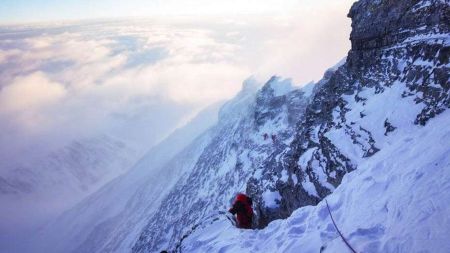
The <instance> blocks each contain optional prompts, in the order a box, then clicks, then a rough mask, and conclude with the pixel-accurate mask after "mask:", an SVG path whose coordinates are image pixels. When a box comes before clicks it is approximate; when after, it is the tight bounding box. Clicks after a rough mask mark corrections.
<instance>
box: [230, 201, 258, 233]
mask: <svg viewBox="0 0 450 253" xmlns="http://www.w3.org/2000/svg"><path fill="white" fill-rule="evenodd" d="M228 211H229V212H230V213H231V214H233V215H234V214H237V223H238V224H237V225H238V227H239V228H252V220H253V209H252V203H251V199H250V198H249V197H247V196H246V195H245V194H242V193H240V194H238V195H237V196H236V199H235V200H234V203H233V207H231V208H230V210H228Z"/></svg>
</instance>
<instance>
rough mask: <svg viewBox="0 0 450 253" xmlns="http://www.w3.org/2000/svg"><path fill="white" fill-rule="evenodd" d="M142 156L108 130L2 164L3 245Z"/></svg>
mask: <svg viewBox="0 0 450 253" xmlns="http://www.w3.org/2000/svg"><path fill="white" fill-rule="evenodd" d="M139 155H140V154H139V152H137V150H136V149H135V148H133V147H132V146H131V145H130V144H128V143H125V142H123V141H120V140H117V139H115V138H112V137H109V136H105V135H103V136H98V137H95V138H89V139H80V140H78V141H73V142H72V143H70V144H69V145H67V146H65V147H63V148H60V149H58V150H55V151H53V152H51V153H50V154H49V155H47V156H44V157H40V158H36V159H29V158H28V157H27V158H26V159H25V161H19V162H18V163H19V164H14V165H11V167H10V168H2V172H3V173H2V175H0V203H2V205H0V216H1V217H4V218H2V219H1V221H0V242H2V243H1V244H2V245H5V243H6V242H10V241H11V240H13V238H14V237H16V236H21V235H22V234H24V233H26V232H27V231H28V230H30V229H33V228H35V227H36V226H39V225H42V224H43V223H44V222H47V221H48V219H51V218H54V217H56V216H57V215H59V214H60V213H61V212H62V211H64V210H66V209H67V208H70V207H72V206H73V205H75V204H76V203H77V202H79V201H80V200H81V199H82V198H84V197H86V196H87V195H89V194H90V193H92V192H94V191H96V190H98V189H99V188H100V187H101V186H103V185H104V184H105V183H107V182H108V181H110V180H111V179H113V178H115V177H117V176H119V175H121V174H123V173H125V172H126V171H127V170H128V169H129V168H130V167H131V166H132V164H133V163H134V162H135V161H136V160H137V159H138V156H139ZM4 242H5V243H4Z"/></svg>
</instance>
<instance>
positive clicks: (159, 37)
mask: <svg viewBox="0 0 450 253" xmlns="http://www.w3.org/2000/svg"><path fill="white" fill-rule="evenodd" d="M349 5H350V1H344V2H341V3H334V4H328V5H327V6H325V5H323V6H319V7H317V8H316V9H314V8H308V9H304V10H299V11H298V12H297V14H296V15H293V16H282V17H276V16H235V17H227V18H219V17H216V18H212V17H209V18H202V19H198V18H192V17H190V18H186V17H184V18H183V17H178V18H171V19H135V20H121V21H97V22H72V23H58V24H47V25H33V26H12V27H3V28H0V89H1V90H0V122H1V125H2V132H1V133H0V156H1V157H0V158H4V157H10V155H17V154H20V152H23V150H26V149H30V147H35V146H36V145H37V146H44V147H49V148H51V147H53V146H54V145H58V144H63V143H65V142H67V141H68V140H69V139H71V138H78V137H80V136H86V135H87V136H88V135H95V134H98V133H106V134H111V135H115V136H117V137H119V138H122V139H125V140H128V141H130V142H135V143H136V144H137V145H140V146H142V147H150V146H151V145H153V144H155V143H156V142H157V141H159V140H161V138H163V137H164V136H166V135H167V134H168V133H170V131H172V130H173V129H174V128H175V127H177V126H179V125H180V124H182V122H185V121H186V120H187V119H188V118H190V117H191V116H192V115H193V114H194V113H195V112H197V111H198V110H199V109H201V108H204V107H205V106H207V105H209V104H212V103H214V102H217V101H220V100H223V99H228V98H230V97H231V96H233V94H235V93H236V92H237V91H238V90H239V89H240V87H241V83H242V81H243V80H244V79H245V78H247V77H248V76H250V75H254V76H256V78H257V79H259V80H260V81H264V80H265V79H267V78H269V77H270V75H273V74H281V75H283V76H286V77H292V78H293V79H294V81H295V82H296V83H298V84H303V83H306V82H309V81H311V80H312V79H315V80H317V79H319V78H320V76H321V75H322V73H323V72H324V70H325V69H326V67H329V66H332V65H333V64H334V63H335V62H337V61H338V60H339V59H340V58H342V57H343V56H344V55H345V53H346V51H347V50H348V47H349V43H348V40H347V38H348V33H349V30H350V29H349V21H348V20H346V18H345V14H346V11H347V9H348V7H349ZM319 10H320V11H319ZM324 51H325V52H327V53H326V54H324V53H323V52H324ZM319 55H320V57H319ZM53 144H54V145H53Z"/></svg>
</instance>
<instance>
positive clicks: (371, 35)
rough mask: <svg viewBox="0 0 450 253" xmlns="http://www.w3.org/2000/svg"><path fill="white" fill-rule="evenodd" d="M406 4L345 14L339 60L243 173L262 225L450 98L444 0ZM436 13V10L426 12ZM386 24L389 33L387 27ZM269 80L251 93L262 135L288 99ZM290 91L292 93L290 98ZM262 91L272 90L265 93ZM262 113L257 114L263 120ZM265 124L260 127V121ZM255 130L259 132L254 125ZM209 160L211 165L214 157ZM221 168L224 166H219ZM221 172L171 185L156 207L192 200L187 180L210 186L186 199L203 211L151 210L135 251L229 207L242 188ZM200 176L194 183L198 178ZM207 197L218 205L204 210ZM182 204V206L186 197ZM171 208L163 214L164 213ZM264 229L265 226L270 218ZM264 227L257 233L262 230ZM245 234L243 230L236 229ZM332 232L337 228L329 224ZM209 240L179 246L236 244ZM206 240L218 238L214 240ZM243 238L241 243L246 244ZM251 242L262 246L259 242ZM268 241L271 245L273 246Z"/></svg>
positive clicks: (337, 179) (308, 200)
mask: <svg viewBox="0 0 450 253" xmlns="http://www.w3.org/2000/svg"><path fill="white" fill-rule="evenodd" d="M411 4H413V1H407V0H404V1H379V2H372V1H363V0H362V1H359V2H357V3H356V4H355V5H354V6H353V7H352V10H351V12H350V16H351V17H352V19H353V28H354V30H353V32H352V36H351V39H352V45H353V46H352V50H351V51H350V52H349V55H348V57H347V59H346V62H345V64H343V65H341V66H338V67H337V68H335V69H334V71H330V72H327V73H326V74H325V76H324V79H323V80H321V81H320V82H319V83H318V84H317V85H316V87H315V89H314V92H313V93H312V96H311V98H309V99H308V100H307V104H306V108H304V110H303V111H302V112H303V113H301V114H295V113H290V112H289V110H287V112H288V116H287V117H295V118H296V119H297V120H298V123H297V124H296V128H295V130H294V131H293V133H294V136H293V138H287V139H285V141H283V143H284V144H285V145H283V146H279V148H276V149H274V150H273V152H270V153H269V154H267V155H266V156H265V158H263V160H262V161H259V162H258V163H257V166H256V169H254V172H253V173H252V176H251V177H250V178H248V179H247V186H246V192H247V194H249V195H250V196H251V197H252V198H253V199H254V208H255V212H256V218H257V225H258V226H259V227H265V226H266V225H267V224H269V222H271V221H273V220H275V219H279V218H286V217H289V216H290V215H291V214H292V212H294V211H295V210H297V209H298V208H299V207H302V206H307V205H316V204H319V203H321V200H322V199H323V198H325V197H326V196H328V195H329V194H331V193H332V192H334V191H335V190H336V188H337V187H339V185H341V183H342V181H343V179H344V178H345V175H346V174H347V173H349V172H352V171H354V170H358V169H360V168H361V166H362V165H364V164H366V163H370V161H371V160H372V159H374V157H376V156H377V154H378V153H379V152H381V151H383V150H384V149H387V150H389V147H390V146H391V145H393V143H397V141H398V140H399V139H403V138H409V137H405V136H414V134H415V130H417V129H420V127H419V126H418V125H426V124H427V123H428V122H429V121H431V120H433V118H434V117H436V115H439V114H441V113H443V112H444V111H445V110H446V109H448V108H449V107H450V102H449V101H450V100H449V92H448V79H449V77H448V75H446V74H442V73H445V72H447V73H448V68H449V62H448V57H445V56H443V55H445V54H448V49H449V46H450V45H449V44H448V43H447V42H446V40H444V41H442V40H435V38H434V36H432V35H433V34H442V33H446V34H448V26H445V25H442V23H441V22H442V19H441V17H442V9H440V7H442V6H441V5H440V4H437V5H433V6H431V7H428V8H426V12H420V14H417V13H411V9H410V8H408V6H410V5H411ZM369 7H370V8H369ZM388 8H391V9H392V10H394V11H392V12H390V13H389V15H388V17H384V16H383V13H385V11H386V10H387V9H388ZM368 10H370V11H369V13H368ZM403 11H404V12H403ZM405 12H406V13H405ZM414 15H426V16H425V17H423V16H421V17H420V18H418V19H417V20H416V21H417V22H416V21H414ZM436 16H437V17H438V18H427V17H436ZM399 17H404V18H405V20H402V21H401V22H398V23H395V22H394V20H397V19H398V18H399ZM402 26H403V27H402ZM424 26H425V28H424ZM405 29H408V32H407V33H405V32H401V31H403V30H405ZM383 31H390V32H391V33H387V34H386V33H384V32H383ZM397 33H401V36H397V35H396V34H397ZM420 34H428V35H431V36H428V38H424V39H423V40H415V39H412V38H414V37H416V36H418V35H420ZM409 38H411V39H409ZM272 81H277V80H276V79H271V80H269V82H268V83H267V84H266V85H265V86H264V87H263V88H262V89H261V91H260V93H259V95H258V97H257V99H256V101H257V106H256V107H255V108H256V109H255V120H256V121H255V122H256V126H255V130H256V131H257V133H259V134H261V133H264V132H266V129H267V128H265V127H264V126H265V124H267V123H269V126H272V127H271V129H277V127H279V126H278V125H276V124H272V122H274V120H275V122H276V119H277V117H278V115H283V112H281V111H283V109H282V108H283V106H284V103H283V102H281V101H278V98H277V96H273V89H272V87H271V85H270V83H271V82H272ZM288 94H292V92H291V93H288ZM303 95H304V94H303ZM298 96H300V94H299V95H298ZM295 97H296V96H295V95H293V96H292V99H293V100H294V99H295ZM268 98H270V99H271V100H270V102H268V101H269V100H267V99H268ZM258 105H259V106H258ZM294 115H295V116H294ZM260 116H261V119H262V120H259V118H260ZM267 119H269V120H267ZM261 125H263V127H260V126H261ZM260 129H264V131H262V132H260V131H259V130H260ZM237 130H238V129H237ZM416 133H418V132H416ZM228 140H233V141H234V140H235V139H233V138H228ZM240 141H241V144H242V143H246V142H247V140H245V139H240ZM226 144H227V143H223V145H226ZM233 145H234V144H233ZM417 145H422V144H417ZM216 148H217V147H216ZM251 148H252V149H253V150H249V151H247V152H248V153H249V154H252V153H254V152H255V150H258V149H257V148H256V147H251ZM384 152H385V151H384ZM217 155H219V156H220V157H225V159H226V157H228V158H233V160H232V162H229V161H228V162H227V163H226V166H228V167H230V166H231V168H233V164H237V165H239V164H241V163H240V161H239V159H236V158H235V157H236V155H235V153H233V154H227V153H226V152H225V153H220V154H213V155H210V157H211V156H217ZM204 159H206V158H204ZM201 161H202V160H200V162H201ZM206 164H207V165H210V167H209V168H213V167H214V165H215V164H217V163H211V162H208V163H206ZM219 164H220V163H219ZM242 164H247V163H242ZM254 167H255V166H252V168H254ZM243 168H244V169H243V170H234V171H233V170H232V171H233V173H235V174H239V175H246V173H249V172H248V171H247V170H245V169H246V168H247V167H245V166H244V167H243ZM204 170H206V168H205V169H204ZM223 170H224V169H223V167H222V170H221V171H223ZM223 175H225V174H224V173H223V172H222V173H220V174H219V175H216V174H214V170H213V171H212V172H210V174H206V176H205V174H202V173H199V172H196V169H195V168H194V171H193V173H192V174H191V175H190V180H189V181H186V182H184V183H185V184H184V185H182V186H180V188H179V189H177V190H175V191H174V192H173V195H172V197H171V198H170V200H169V201H168V202H167V203H166V204H163V206H162V208H161V209H163V210H168V209H172V208H174V206H177V205H179V204H180V203H184V202H183V201H181V202H180V201H177V198H182V199H183V200H184V199H186V198H188V199H189V200H190V201H192V200H193V199H195V197H193V196H195V193H191V192H189V191H190V190H189V189H190V188H191V187H195V188H196V190H195V191H194V192H206V193H207V194H203V195H201V196H202V198H201V199H199V200H197V201H198V202H196V203H195V204H196V205H197V206H195V205H194V206H192V205H187V206H188V207H189V208H188V209H189V212H190V213H189V216H190V217H199V218H197V219H195V218H194V219H190V220H186V219H185V218H184V217H185V216H183V214H181V216H178V215H180V214H179V213H180V212H181V213H184V212H183V211H182V210H180V209H177V208H175V209H176V212H177V214H176V215H172V216H171V215H169V214H168V212H165V211H160V213H161V214H160V216H156V217H155V218H154V220H153V221H151V222H150V223H149V224H150V225H149V226H147V228H146V229H145V230H144V231H143V233H142V234H141V237H140V238H139V240H138V242H137V243H136V245H135V246H134V248H133V250H134V252H146V251H157V250H158V249H163V248H169V249H170V248H173V247H174V245H175V243H176V242H175V241H174V236H173V235H174V234H178V236H180V235H181V233H180V231H189V229H190V228H191V227H192V226H193V225H194V224H196V223H197V222H200V221H201V220H200V217H205V216H206V215H207V214H209V213H211V211H212V210H217V209H222V210H223V209H225V208H226V204H227V201H226V197H223V196H222V195H226V196H232V195H233V190H234V191H240V190H241V189H242V186H241V183H238V184H236V183H235V182H233V181H232V179H231V178H227V177H226V176H223ZM247 175H248V174H247ZM244 178H245V177H244ZM198 181H200V183H195V182H198ZM347 182H348V181H347ZM217 185H228V187H229V188H216V187H217ZM217 192H220V195H219V196H218V195H217V194H215V193H217ZM217 200H221V201H218V202H219V203H221V204H216V201H217ZM174 202H178V203H174ZM209 205H212V206H213V207H214V208H212V209H209V208H208V206H209ZM183 206H186V203H185V204H183ZM208 210H209V212H208ZM184 215H185V214H184ZM167 216H169V218H167V219H166V217H167ZM164 220H171V221H172V222H171V224H172V226H171V228H169V227H167V229H165V228H164V226H162V227H163V231H164V232H163V233H166V234H169V236H164V235H161V233H160V232H155V231H157V230H158V229H161V226H158V224H159V223H161V222H162V221H164ZM268 229H269V230H270V226H269V228H268ZM300 230H302V229H300ZM328 230H329V229H328ZM262 231H263V232H261V233H265V232H264V230H262ZM209 232H210V230H208V228H206V230H205V231H204V233H202V232H198V233H199V234H200V236H203V237H204V238H208V233H209ZM241 233H245V232H239V234H241ZM280 233H285V231H282V232H280ZM323 233H325V232H323ZM330 233H333V234H334V231H330ZM294 234H295V233H294ZM306 236H307V235H306ZM334 236H335V235H334ZM175 237H176V236H175ZM230 237H233V235H231V236H230ZM277 240H279V238H278V239H277ZM207 241H208V239H205V240H204V241H201V240H200V241H199V242H196V243H195V244H194V245H195V247H194V246H192V245H191V247H190V248H189V246H187V248H182V249H184V250H186V249H187V251H188V252H189V250H191V251H196V250H199V249H197V248H196V247H199V246H200V248H201V245H202V243H203V244H205V247H206V248H208V249H216V250H218V251H219V250H222V251H224V252H227V250H229V252H233V249H234V250H235V251H236V250H237V248H233V246H232V245H228V246H227V247H223V248H216V247H215V246H212V245H211V244H209V243H208V242H207ZM211 243H212V244H214V243H216V244H217V245H220V243H219V242H217V241H214V240H213V242H211ZM230 244H232V243H230ZM311 245H312V246H311V247H314V249H315V250H317V249H319V250H320V247H321V246H323V244H322V245H319V247H318V248H317V247H316V246H318V244H314V243H313V244H311ZM239 247H241V248H244V250H245V247H243V246H242V245H240V246H239ZM372 247H373V248H376V247H375V246H372ZM390 247H391V246H390ZM206 248H201V249H206ZM367 249H369V250H370V249H371V248H370V247H368V248H367ZM253 250H255V251H258V250H263V249H262V248H258V247H255V248H253ZM273 250H274V251H275V252H276V250H275V248H274V249H273ZM330 252H336V251H333V250H331V251H330ZM373 252H376V251H373ZM405 252H407V251H405Z"/></svg>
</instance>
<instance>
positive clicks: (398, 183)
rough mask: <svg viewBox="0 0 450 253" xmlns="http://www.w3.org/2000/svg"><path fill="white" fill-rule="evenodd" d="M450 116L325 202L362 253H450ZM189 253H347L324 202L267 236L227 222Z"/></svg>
mask: <svg viewBox="0 0 450 253" xmlns="http://www.w3.org/2000/svg"><path fill="white" fill-rule="evenodd" d="M448 122H450V112H449V111H446V112H445V113H443V114H441V115H439V116H437V117H436V118H435V119H432V120H430V122H429V123H428V124H427V125H426V126H425V127H420V126H414V127H413V128H411V129H410V131H409V132H408V133H405V134H404V135H402V136H398V138H396V139H395V141H392V142H390V143H386V144H385V148H384V149H383V150H381V151H380V152H378V153H377V154H375V155H373V156H372V157H370V158H369V159H367V160H365V161H364V162H362V163H361V165H360V168H359V169H358V170H356V171H354V172H351V173H349V174H347V175H346V176H345V177H344V179H343V182H342V184H341V185H340V186H339V187H338V188H337V189H336V190H335V191H334V192H333V193H332V194H331V195H330V196H328V197H327V200H328V202H329V204H330V208H331V212H332V215H333V217H334V219H335V220H336V223H337V225H338V228H339V229H340V230H341V232H342V233H343V234H344V236H345V237H346V239H347V240H348V241H349V243H350V244H351V245H352V247H353V248H355V250H357V252H365V253H371V252H373V253H375V252H433V253H434V252H436V253H440V252H442V253H445V252H450V242H449V240H448V235H449V234H450V216H449V214H450V206H449V205H448V204H447V200H448V199H450V173H449V169H450V147H449V143H450V129H449V128H447V127H445V126H447V124H448ZM183 252H223V253H225V252H286V253H289V252H305V253H308V252H311V253H312V252H314V253H317V252H330V253H334V252H349V249H348V248H347V247H346V245H345V244H344V242H343V241H342V240H341V238H340V237H339V235H338V234H337V232H336V230H335V228H334V226H333V225H332V222H331V219H330V216H329V214H328V211H327V208H326V204H325V202H324V201H322V202H320V203H319V204H318V205H317V206H307V207H303V208H300V209H298V210H296V211H295V212H294V213H293V214H292V216H291V217H289V218H288V219H286V220H276V221H273V222H272V223H270V224H269V226H268V227H267V228H265V229H262V230H240V229H237V228H235V227H234V226H233V225H232V224H230V223H229V221H228V220H227V219H225V218H223V217H219V220H218V221H216V222H213V223H212V224H211V225H209V226H206V228H204V229H199V230H197V231H195V232H194V233H193V234H192V235H191V236H190V237H188V238H187V239H186V240H185V241H184V242H183Z"/></svg>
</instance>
